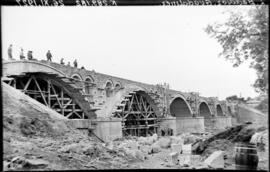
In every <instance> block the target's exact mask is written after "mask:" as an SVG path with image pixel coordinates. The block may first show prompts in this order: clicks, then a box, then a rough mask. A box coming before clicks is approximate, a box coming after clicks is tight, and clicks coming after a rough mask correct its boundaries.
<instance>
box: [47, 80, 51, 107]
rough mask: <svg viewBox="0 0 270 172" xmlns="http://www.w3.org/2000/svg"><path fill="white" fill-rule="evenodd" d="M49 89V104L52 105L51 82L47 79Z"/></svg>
mask: <svg viewBox="0 0 270 172" xmlns="http://www.w3.org/2000/svg"><path fill="white" fill-rule="evenodd" d="M47 84H48V87H47V90H48V106H49V107H51V82H50V80H47Z"/></svg>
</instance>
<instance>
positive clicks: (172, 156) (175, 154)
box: [170, 152, 179, 165]
mask: <svg viewBox="0 0 270 172" xmlns="http://www.w3.org/2000/svg"><path fill="white" fill-rule="evenodd" d="M178 156H179V153H178V152H172V153H170V161H171V163H172V164H175V165H177V164H178V162H179V161H178Z"/></svg>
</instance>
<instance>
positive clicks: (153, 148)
mask: <svg viewBox="0 0 270 172" xmlns="http://www.w3.org/2000/svg"><path fill="white" fill-rule="evenodd" d="M160 151H161V148H160V146H159V144H158V143H154V144H153V145H152V146H151V153H158V152H160Z"/></svg>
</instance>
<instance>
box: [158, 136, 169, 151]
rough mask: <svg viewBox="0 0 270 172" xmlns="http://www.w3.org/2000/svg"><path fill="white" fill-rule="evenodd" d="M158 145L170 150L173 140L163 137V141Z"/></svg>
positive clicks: (159, 141) (160, 140)
mask: <svg viewBox="0 0 270 172" xmlns="http://www.w3.org/2000/svg"><path fill="white" fill-rule="evenodd" d="M158 144H159V146H160V147H161V148H165V149H166V148H169V147H170V145H171V139H170V138H168V137H167V138H166V137H162V138H161V139H159V140H158Z"/></svg>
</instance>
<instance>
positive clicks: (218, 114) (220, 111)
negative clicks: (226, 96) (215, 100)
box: [216, 104, 224, 116]
mask: <svg viewBox="0 0 270 172" xmlns="http://www.w3.org/2000/svg"><path fill="white" fill-rule="evenodd" d="M216 111H217V116H224V113H223V110H222V107H221V105H220V104H217V105H216Z"/></svg>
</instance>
